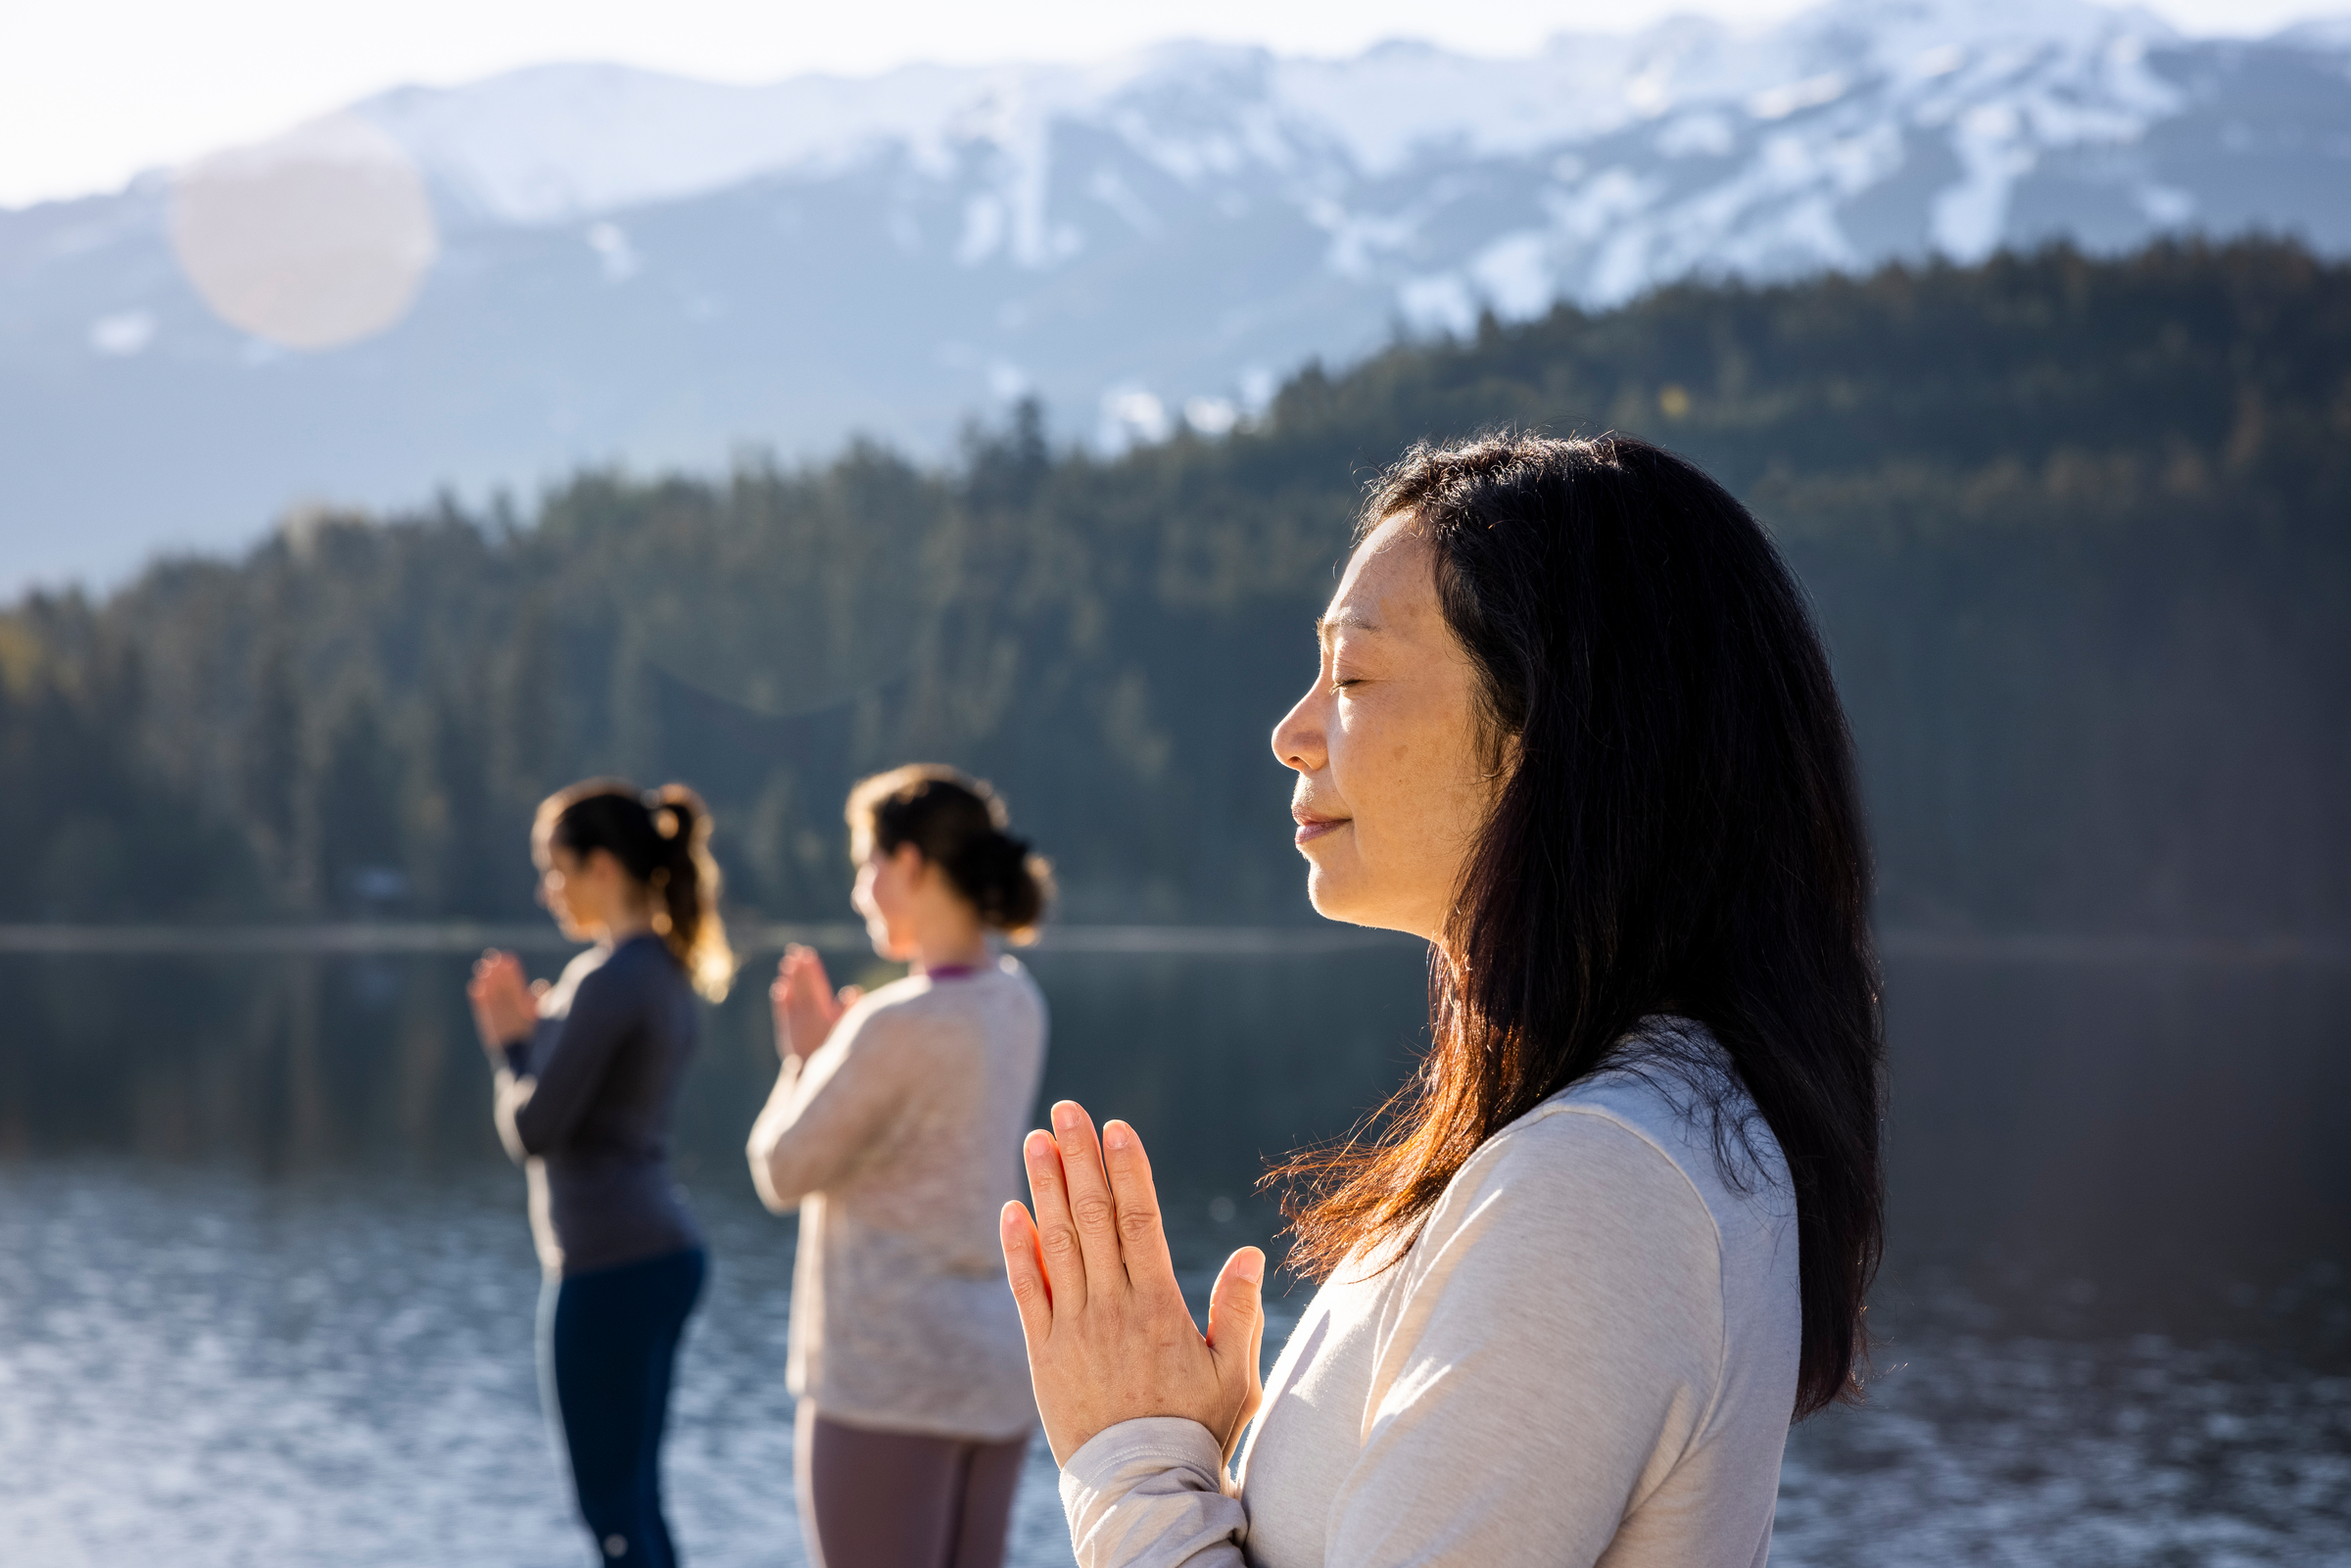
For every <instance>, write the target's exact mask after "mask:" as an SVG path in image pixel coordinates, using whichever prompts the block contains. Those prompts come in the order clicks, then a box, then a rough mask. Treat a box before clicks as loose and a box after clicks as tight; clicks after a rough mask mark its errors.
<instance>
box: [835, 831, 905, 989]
mask: <svg viewBox="0 0 2351 1568" xmlns="http://www.w3.org/2000/svg"><path fill="white" fill-rule="evenodd" d="M923 871H924V865H923V852H922V851H921V850H920V849H917V848H916V847H915V846H914V845H912V844H900V845H899V846H898V847H897V848H896V849H895V850H894V851H892V852H890V853H888V854H884V853H883V852H882V851H881V850H879V849H875V850H869V851H868V852H867V854H866V856H865V858H864V859H863V860H861V861H859V862H858V863H857V885H856V887H855V888H854V889H853V890H852V891H851V892H850V894H849V902H850V903H852V904H854V905H855V906H856V907H857V913H858V914H860V915H863V916H864V917H865V934H866V935H867V936H868V937H869V938H870V939H871V940H872V941H873V944H874V951H875V953H876V954H878V955H880V956H881V957H883V958H886V959H888V960H890V961H891V962H893V963H904V962H905V961H906V960H908V959H911V958H912V957H914V955H915V951H916V942H915V930H914V927H915V920H914V902H915V894H916V892H917V890H918V888H919V887H920V885H921V882H922V880H923Z"/></svg>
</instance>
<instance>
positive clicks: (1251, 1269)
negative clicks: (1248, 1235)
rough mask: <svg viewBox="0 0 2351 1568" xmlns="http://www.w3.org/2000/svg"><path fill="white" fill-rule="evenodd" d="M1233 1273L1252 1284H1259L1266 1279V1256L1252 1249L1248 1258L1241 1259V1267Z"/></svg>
mask: <svg viewBox="0 0 2351 1568" xmlns="http://www.w3.org/2000/svg"><path fill="white" fill-rule="evenodd" d="M1233 1272H1234V1273H1236V1274H1238V1275H1240V1277H1241V1278H1243V1279H1245V1280H1247V1281H1248V1282H1249V1283H1250V1284H1252V1285H1255V1284H1257V1283H1258V1282H1259V1281H1261V1280H1263V1279H1264V1278H1265V1277H1266V1255H1265V1254H1264V1253H1261V1252H1259V1251H1258V1250H1257V1249H1255V1248H1254V1247H1253V1248H1251V1249H1250V1250H1249V1253H1248V1256H1247V1257H1245V1258H1243V1259H1241V1266H1240V1267H1238V1268H1236V1269H1234V1270H1233Z"/></svg>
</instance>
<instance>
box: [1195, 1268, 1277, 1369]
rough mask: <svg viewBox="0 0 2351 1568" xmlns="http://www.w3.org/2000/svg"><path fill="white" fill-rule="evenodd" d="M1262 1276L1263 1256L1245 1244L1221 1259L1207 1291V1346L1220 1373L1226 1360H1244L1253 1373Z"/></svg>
mask: <svg viewBox="0 0 2351 1568" xmlns="http://www.w3.org/2000/svg"><path fill="white" fill-rule="evenodd" d="M1265 1279H1266V1255H1265V1254H1264V1253H1262V1252H1260V1251H1258V1250H1257V1249H1256V1248H1254V1247H1244V1248H1242V1249H1241V1250H1240V1251H1239V1252H1237V1253H1234V1254H1233V1255H1232V1256H1231V1257H1230V1258H1227V1259H1224V1267H1223V1269H1222V1270H1221V1271H1220V1272H1219V1273H1218V1275H1217V1283H1216V1288H1215V1289H1214V1290H1212V1291H1210V1292H1209V1297H1208V1349H1209V1354H1212V1355H1214V1356H1215V1357H1216V1359H1217V1368H1218V1371H1219V1372H1220V1373H1221V1374H1222V1373H1223V1372H1224V1369H1225V1367H1226V1365H1227V1364H1228V1363H1230V1364H1240V1363H1243V1362H1246V1364H1247V1365H1248V1367H1249V1370H1250V1371H1251V1372H1252V1373H1254V1372H1255V1371H1256V1367H1257V1361H1256V1347H1257V1341H1258V1332H1259V1330H1260V1329H1261V1328H1262V1327H1263V1326H1264V1323H1265V1316H1266V1309H1265V1304H1264V1302H1263V1301H1262V1300H1260V1292H1261V1288H1262V1287H1263V1286H1264V1284H1265Z"/></svg>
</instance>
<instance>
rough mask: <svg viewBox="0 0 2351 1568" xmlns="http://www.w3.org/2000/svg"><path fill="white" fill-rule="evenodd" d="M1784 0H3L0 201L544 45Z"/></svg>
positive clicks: (984, 32)
mask: <svg viewBox="0 0 2351 1568" xmlns="http://www.w3.org/2000/svg"><path fill="white" fill-rule="evenodd" d="M2148 5H2149V9H2151V10H2154V11H2156V12H2158V13H2160V14H2162V15H2163V16H2165V17H2167V18H2169V19H2170V20H2171V21H2172V22H2173V23H2174V24H2176V25H2178V26H2180V27H2182V28H2183V29H2184V30H2187V31H2192V32H2229V33H2262V32H2268V31H2271V30H2273V29H2274V28H2276V27H2278V26H2280V25H2282V24H2285V23H2286V22H2289V21H2291V20H2293V19H2295V18H2297V17H2301V16H2307V15H2310V14H2311V13H2312V12H2313V11H2314V10H2323V11H2338V10H2340V9H2341V5H2340V3H2339V0H2338V3H2334V4H2329V3H2327V0H2317V3H2316V4H2314V3H2313V0H2148ZM1801 9H1803V7H1802V6H1801V5H1800V4H1791V3H1786V0H1116V3H1110V4H1105V3H1104V0H997V3H995V4H978V3H975V0H853V3H840V0H834V3H832V4H807V3H801V4H792V5H785V4H777V3H775V0H767V3H765V4H756V3H747V0H662V3H660V4H657V5H647V4H645V3H644V0H627V3H623V0H400V3H399V4H397V5H394V4H391V3H389V0H373V3H371V4H367V5H355V4H351V3H349V0H343V3H335V0H326V3H321V0H49V3H46V4H42V3H39V0H15V3H11V4H8V5H5V6H4V7H0V206H20V205H23V204H24V203H27V202H33V201H39V200H43V199H45V198H49V197H56V196H71V195H79V194H82V193H84V192H89V191H96V190H108V189H113V188H115V187H117V186H119V185H120V184H121V183H122V181H123V180H125V179H127V178H128V177H129V176H130V175H131V174H133V173H135V172H137V171H138V170H140V169H142V168H150V167H155V166H163V165H168V164H172V163H175V162H178V161H181V160H184V159H186V158H189V157H192V156H194V155H196V154H198V153H202V152H206V151H209V150H211V149H214V148H216V147H220V146H224V145H228V144H231V143H234V142H238V141H241V140H246V139H250V138H253V137H257V136H261V135H264V134H266V133H268V132H270V131H273V130H277V129H280V128H282V127H284V126H285V125H287V124H289V123H292V122H293V121H295V120H297V119H303V118H305V117H307V116H310V115H313V114H316V113H319V112H320V111H323V110H326V109H331V108H334V107H337V106H339V105H342V104H345V103H349V102H350V101H351V100H353V99H355V98H359V97H362V96H364V95H366V94H368V93H371V92H375V91H378V90H380V89H382V88H385V87H389V86H394V85H397V84H400V83H403V82H429V83H450V82H459V81H465V80H468V79H470V78H472V77H476V76H483V75H487V74H490V73H491V72H493V71H504V70H507V69H509V68H511V67H515V66H524V65H532V64H537V63H540V62H543V61H549V60H611V61H620V62H623V63H626V64H630V65H640V66H648V67H653V68H656V69H661V70H667V71H679V72H682V73H685V74H689V75H697V76H707V77H713V78H718V79H724V80H733V81H761V80H770V79H773V78H775V77H779V76H786V75H791V74H792V73H794V72H797V71H845V72H867V71H880V70H883V69H886V68H887V67H889V66H892V65H896V64H899V63H901V62H904V61H908V60H918V59H922V60H936V61H945V62H954V63H965V62H976V61H990V60H1005V59H1032V60H1035V59H1050V60H1067V59H1087V58H1091V57H1095V56H1099V55H1104V54H1108V53H1111V52H1114V51H1116V50H1119V49H1122V48H1126V47H1129V46H1131V45H1134V44H1138V43H1148V42H1152V41H1155V40H1158V39H1162V38H1168V37H1176V36H1185V37H1203V38H1215V39H1223V40H1231V41H1237V42H1251V43H1262V44H1266V45H1269V46H1271V47H1272V48H1275V49H1279V50H1283V51H1285V52H1296V53H1311V54H1325V55H1336V54H1350V53H1353V52H1355V51H1357V50H1360V49H1362V48H1364V47H1366V46H1367V45H1369V44H1372V43H1376V42H1378V41H1379V40H1381V39H1383V38H1393V37H1418V38H1425V39H1428V40H1430V41H1431V42H1435V43H1440V44H1445V45H1447V46H1450V47H1453V48H1457V49H1462V50H1465V51H1469V52H1472V53H1479V54H1515V53H1519V52H1522V51H1525V50H1527V49H1530V48H1532V47H1534V46H1535V45H1537V44H1538V43H1540V42H1541V41H1542V40H1543V39H1544V38H1546V37H1548V36H1549V35H1550V34H1552V33H1554V32H1559V31H1561V30H1567V29H1577V30H1619V29H1626V28H1632V27H1637V26H1640V25H1643V24H1648V23H1650V22H1654V21H1655V20H1657V19H1658V18H1659V17H1661V16H1665V15H1668V14H1671V13H1675V12H1682V13H1687V12H1693V11H1696V12H1704V13H1708V14H1711V15H1714V16H1718V17H1723V18H1726V19H1730V20H1734V21H1754V22H1759V21H1766V20H1769V19H1772V18H1775V17H1781V16H1786V15H1788V14H1789V13H1791V12H1794V11H1798V10H1801Z"/></svg>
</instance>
